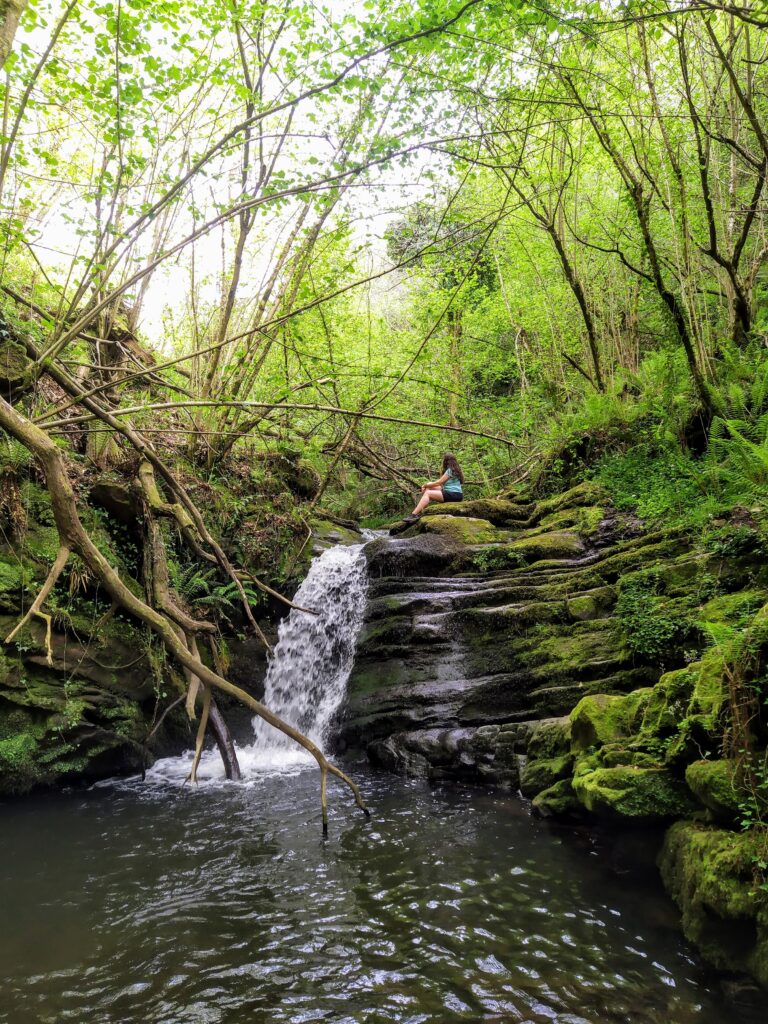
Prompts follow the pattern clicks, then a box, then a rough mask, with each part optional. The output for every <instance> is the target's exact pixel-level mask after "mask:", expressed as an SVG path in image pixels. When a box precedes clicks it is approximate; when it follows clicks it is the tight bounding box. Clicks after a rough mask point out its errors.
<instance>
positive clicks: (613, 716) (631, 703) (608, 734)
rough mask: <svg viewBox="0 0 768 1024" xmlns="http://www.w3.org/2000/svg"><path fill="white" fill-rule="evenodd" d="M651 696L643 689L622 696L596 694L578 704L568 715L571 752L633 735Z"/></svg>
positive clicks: (585, 749)
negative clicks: (569, 716) (569, 715)
mask: <svg viewBox="0 0 768 1024" xmlns="http://www.w3.org/2000/svg"><path fill="white" fill-rule="evenodd" d="M650 695H651V690H650V688H647V687H646V688H643V689H639V690H635V691H633V692H632V693H628V694H626V695H625V696H618V695H616V696H610V695H607V694H596V695H595V696H591V697H584V698H583V700H580V701H579V703H578V704H577V705H576V707H575V708H574V709H573V711H572V713H571V750H572V752H573V753H576V754H578V753H581V752H584V751H587V750H589V749H590V748H591V747H595V746H603V745H604V744H607V743H616V742H617V741H626V740H628V739H629V738H630V737H632V736H633V735H634V733H635V732H636V730H637V728H638V726H639V724H640V722H641V720H642V715H643V711H644V709H645V706H646V704H647V702H648V699H649V697H650Z"/></svg>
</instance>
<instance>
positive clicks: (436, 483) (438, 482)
mask: <svg viewBox="0 0 768 1024" xmlns="http://www.w3.org/2000/svg"><path fill="white" fill-rule="evenodd" d="M447 479H448V474H447V473H443V475H442V476H441V477H440V479H439V480H432V481H431V482H430V483H428V484H422V485H421V489H422V491H426V490H427V488H428V487H440V486H441V484H444V483H445V481H446V480H447Z"/></svg>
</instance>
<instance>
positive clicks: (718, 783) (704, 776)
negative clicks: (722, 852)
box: [685, 759, 743, 824]
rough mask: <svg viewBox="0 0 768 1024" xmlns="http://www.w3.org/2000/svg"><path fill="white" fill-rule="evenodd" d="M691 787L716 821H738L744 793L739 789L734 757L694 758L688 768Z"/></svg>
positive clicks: (687, 775) (687, 776)
mask: <svg viewBox="0 0 768 1024" xmlns="http://www.w3.org/2000/svg"><path fill="white" fill-rule="evenodd" d="M685 781H686V782H687V783H688V787H689V789H690V790H691V792H692V793H693V794H694V796H695V797H696V799H697V800H699V801H700V802H701V803H702V804H703V805H704V807H706V808H707V810H708V811H709V813H710V816H711V817H712V818H713V820H715V821H719V822H724V823H726V824H730V823H731V822H733V821H735V820H736V818H737V816H738V814H739V811H740V810H741V804H742V803H743V795H742V794H741V793H740V792H739V778H738V772H737V771H736V768H735V766H734V764H733V762H732V761H726V760H723V759H720V760H717V761H694V762H693V764H689V765H688V767H687V768H686V769H685Z"/></svg>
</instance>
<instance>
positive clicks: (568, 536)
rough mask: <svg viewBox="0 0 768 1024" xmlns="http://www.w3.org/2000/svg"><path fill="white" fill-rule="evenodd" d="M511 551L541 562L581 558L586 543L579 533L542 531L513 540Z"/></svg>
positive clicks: (531, 560)
mask: <svg viewBox="0 0 768 1024" xmlns="http://www.w3.org/2000/svg"><path fill="white" fill-rule="evenodd" d="M507 547H508V550H509V551H514V552H518V553H519V554H520V555H521V556H522V557H523V558H524V559H525V561H526V562H528V563H531V562H539V561H542V560H544V559H555V560H559V559H568V558H579V557H581V556H582V555H583V554H584V553H585V552H586V550H587V549H586V545H585V544H584V541H583V540H582V538H581V537H580V536H579V535H578V534H577V533H569V532H553V533H542V534H539V535H538V536H535V537H525V538H523V539H522V540H516V541H513V542H512V543H511V544H509V545H508V546H507Z"/></svg>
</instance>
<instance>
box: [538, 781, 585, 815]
mask: <svg viewBox="0 0 768 1024" xmlns="http://www.w3.org/2000/svg"><path fill="white" fill-rule="evenodd" d="M533 808H534V810H535V811H536V812H537V813H539V814H540V815H541V816H542V817H544V818H549V817H555V818H562V817H570V816H573V815H576V814H578V813H579V812H580V811H581V805H580V804H579V801H578V800H577V799H576V796H575V794H574V792H573V786H572V785H571V780H570V779H561V780H560V781H559V782H556V783H555V784H554V785H553V786H550V787H549V788H548V789H545V790H543V791H542V792H541V793H539V794H538V796H536V797H534V799H533Z"/></svg>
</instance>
